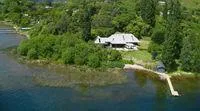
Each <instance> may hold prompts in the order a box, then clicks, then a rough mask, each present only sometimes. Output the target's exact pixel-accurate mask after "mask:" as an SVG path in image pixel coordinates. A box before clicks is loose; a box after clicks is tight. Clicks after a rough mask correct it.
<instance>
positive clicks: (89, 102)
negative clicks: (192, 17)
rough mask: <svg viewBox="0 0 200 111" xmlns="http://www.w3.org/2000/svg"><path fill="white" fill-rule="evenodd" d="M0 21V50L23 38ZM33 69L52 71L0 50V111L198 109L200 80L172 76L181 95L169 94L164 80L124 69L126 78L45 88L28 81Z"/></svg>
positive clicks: (42, 71) (182, 110)
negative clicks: (110, 82) (102, 84)
mask: <svg viewBox="0 0 200 111" xmlns="http://www.w3.org/2000/svg"><path fill="white" fill-rule="evenodd" d="M1 29H9V30H12V29H11V28H9V27H7V26H4V25H0V32H1V33H0V50H2V49H4V48H8V47H12V46H16V45H18V44H19V42H20V41H21V40H22V39H23V38H24V37H22V36H20V35H17V34H16V33H8V32H5V33H3V32H4V30H1ZM36 73H56V72H53V71H50V70H48V69H46V68H40V67H36V66H28V65H25V64H20V63H18V62H17V61H16V60H15V59H13V58H12V57H10V56H8V55H7V54H6V53H5V52H4V51H0V111H190V110H191V111H200V80H199V79H196V78H192V79H185V80H173V85H174V86H175V89H177V90H178V91H179V93H181V94H182V96H181V97H172V96H171V95H170V91H169V88H168V85H167V84H166V82H163V81H158V80H154V79H152V78H151V77H148V76H146V75H144V74H139V73H134V72H133V71H125V72H124V74H127V76H128V78H129V80H128V83H126V84H122V85H112V86H107V87H96V88H86V87H76V88H74V89H71V88H49V87H40V86H37V85H36V84H35V83H34V82H33V81H32V75H33V74H36Z"/></svg>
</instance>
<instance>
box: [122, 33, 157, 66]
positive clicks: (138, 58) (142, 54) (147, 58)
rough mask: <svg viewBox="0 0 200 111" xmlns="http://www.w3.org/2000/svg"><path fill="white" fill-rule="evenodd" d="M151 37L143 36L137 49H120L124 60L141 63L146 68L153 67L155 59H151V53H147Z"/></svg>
mask: <svg viewBox="0 0 200 111" xmlns="http://www.w3.org/2000/svg"><path fill="white" fill-rule="evenodd" d="M150 41H151V39H150V38H149V37H145V38H144V39H142V40H141V43H140V46H139V47H138V48H139V50H138V51H128V52H126V51H122V52H121V54H122V57H123V59H124V60H132V61H133V62H134V63H135V64H141V65H143V66H145V67H146V68H151V69H152V68H153V67H154V66H155V64H156V61H154V60H152V56H151V53H149V52H148V51H147V50H148V47H149V43H150Z"/></svg>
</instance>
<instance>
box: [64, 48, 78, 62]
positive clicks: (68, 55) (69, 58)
mask: <svg viewBox="0 0 200 111" xmlns="http://www.w3.org/2000/svg"><path fill="white" fill-rule="evenodd" d="M74 56H75V51H74V48H68V49H67V50H66V51H64V52H63V53H62V61H63V62H64V63H65V64H73V63H74Z"/></svg>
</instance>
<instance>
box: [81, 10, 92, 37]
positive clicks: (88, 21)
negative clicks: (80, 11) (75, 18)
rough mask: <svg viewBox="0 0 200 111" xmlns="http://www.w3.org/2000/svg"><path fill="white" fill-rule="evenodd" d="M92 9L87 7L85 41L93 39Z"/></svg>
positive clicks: (84, 30) (84, 24) (84, 18)
mask: <svg viewBox="0 0 200 111" xmlns="http://www.w3.org/2000/svg"><path fill="white" fill-rule="evenodd" d="M91 16H92V15H91V8H89V7H86V9H85V10H84V16H83V40H85V41H89V40H90V38H91V21H92V20H91Z"/></svg>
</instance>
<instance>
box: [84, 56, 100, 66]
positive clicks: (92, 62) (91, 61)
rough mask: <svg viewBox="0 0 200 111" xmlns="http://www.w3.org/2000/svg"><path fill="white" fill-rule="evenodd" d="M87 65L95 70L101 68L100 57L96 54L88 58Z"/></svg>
mask: <svg viewBox="0 0 200 111" xmlns="http://www.w3.org/2000/svg"><path fill="white" fill-rule="evenodd" d="M87 65H88V66H90V67H93V68H97V67H99V66H100V59H99V57H98V55H96V54H91V55H90V56H88V61H87Z"/></svg>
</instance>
